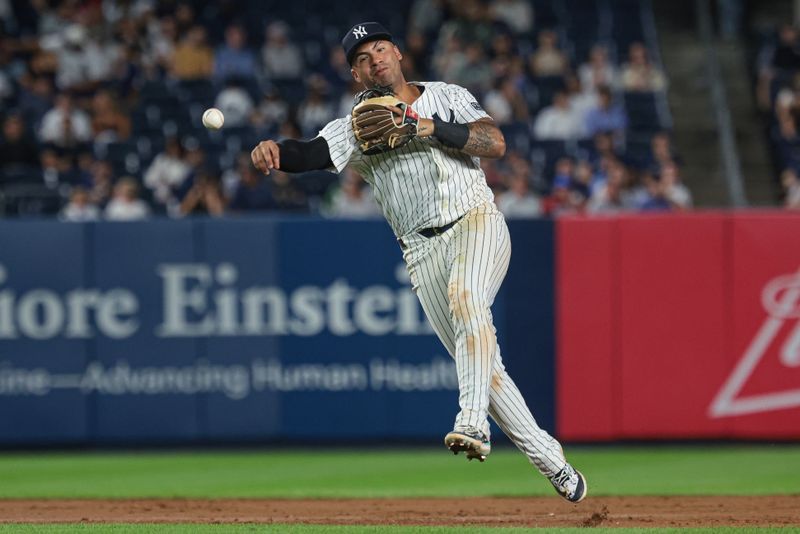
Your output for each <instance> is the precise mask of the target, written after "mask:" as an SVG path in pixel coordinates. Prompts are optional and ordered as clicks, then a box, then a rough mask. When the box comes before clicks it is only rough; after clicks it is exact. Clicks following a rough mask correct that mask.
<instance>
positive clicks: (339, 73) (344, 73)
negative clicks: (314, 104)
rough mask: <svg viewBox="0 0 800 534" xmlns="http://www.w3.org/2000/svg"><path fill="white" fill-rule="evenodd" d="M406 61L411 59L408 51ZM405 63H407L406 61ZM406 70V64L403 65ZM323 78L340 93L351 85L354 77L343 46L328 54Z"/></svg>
mask: <svg viewBox="0 0 800 534" xmlns="http://www.w3.org/2000/svg"><path fill="white" fill-rule="evenodd" d="M403 57H404V59H409V58H410V55H409V54H408V51H406V52H405V54H404V55H403ZM404 63H405V61H404ZM403 68H404V69H405V64H404V65H403ZM322 76H323V77H324V78H325V81H326V82H328V85H329V86H330V87H332V88H334V90H335V91H336V92H337V93H338V92H340V91H342V90H343V89H345V88H346V87H347V86H349V85H350V82H352V81H353V77H352V76H351V75H350V65H349V64H348V63H347V56H345V54H344V49H343V48H342V47H341V46H333V47H331V50H330V53H329V54H328V63H327V64H325V66H324V68H323V69H322ZM406 78H407V79H409V80H416V79H417V78H409V77H408V76H406Z"/></svg>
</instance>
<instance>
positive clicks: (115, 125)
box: [92, 89, 131, 143]
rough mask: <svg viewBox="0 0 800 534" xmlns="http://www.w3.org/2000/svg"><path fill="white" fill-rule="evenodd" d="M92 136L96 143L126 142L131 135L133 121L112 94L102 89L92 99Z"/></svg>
mask: <svg viewBox="0 0 800 534" xmlns="http://www.w3.org/2000/svg"><path fill="white" fill-rule="evenodd" d="M92 135H93V137H94V141H95V143H110V142H114V141H125V140H127V139H128V138H129V137H130V135H131V119H130V118H129V117H128V116H127V115H126V114H125V113H123V112H122V111H121V110H120V109H119V106H118V105H117V99H116V98H113V97H112V96H111V93H110V92H109V91H107V90H105V89H101V90H100V91H98V92H97V93H95V95H94V97H93V98H92Z"/></svg>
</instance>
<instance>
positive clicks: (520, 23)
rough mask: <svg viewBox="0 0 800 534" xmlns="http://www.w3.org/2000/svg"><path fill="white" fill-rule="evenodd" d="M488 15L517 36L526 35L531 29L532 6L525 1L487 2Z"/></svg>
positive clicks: (495, 0)
mask: <svg viewBox="0 0 800 534" xmlns="http://www.w3.org/2000/svg"><path fill="white" fill-rule="evenodd" d="M489 15H490V16H491V17H492V19H493V20H495V21H497V22H501V23H503V24H505V25H506V26H508V27H509V28H511V30H513V32H514V33H515V34H517V35H524V34H527V33H529V32H530V31H531V30H532V29H533V15H534V12H533V6H532V5H531V3H530V2H528V1H526V0H492V1H491V2H489Z"/></svg>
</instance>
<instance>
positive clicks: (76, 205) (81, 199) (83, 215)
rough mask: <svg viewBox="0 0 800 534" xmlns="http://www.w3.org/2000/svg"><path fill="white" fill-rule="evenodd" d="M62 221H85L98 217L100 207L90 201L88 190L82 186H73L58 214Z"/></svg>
mask: <svg viewBox="0 0 800 534" xmlns="http://www.w3.org/2000/svg"><path fill="white" fill-rule="evenodd" d="M59 218H60V219H61V220H62V221H70V222H85V221H96V220H98V219H100V208H98V207H97V206H96V205H95V204H93V203H92V201H91V198H90V197H89V191H87V190H86V188H84V187H82V186H77V187H73V188H72V191H71V192H70V197H69V202H68V203H67V205H66V206H64V207H63V208H62V210H61V213H60V214H59Z"/></svg>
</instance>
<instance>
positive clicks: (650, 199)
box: [639, 172, 672, 211]
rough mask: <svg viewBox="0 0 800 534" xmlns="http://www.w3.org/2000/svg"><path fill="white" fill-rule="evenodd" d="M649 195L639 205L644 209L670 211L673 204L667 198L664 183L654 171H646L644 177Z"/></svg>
mask: <svg viewBox="0 0 800 534" xmlns="http://www.w3.org/2000/svg"><path fill="white" fill-rule="evenodd" d="M643 181H644V184H645V189H646V191H647V195H646V196H645V198H644V201H643V202H642V203H641V204H640V205H639V209H640V210H642V211H669V210H671V209H672V204H671V203H670V201H669V200H667V195H666V191H665V188H664V184H663V183H661V181H660V180H658V179H657V178H656V177H655V176H653V174H652V173H649V172H646V173H645V174H644V178H643Z"/></svg>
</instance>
